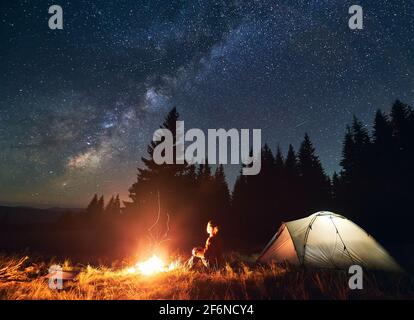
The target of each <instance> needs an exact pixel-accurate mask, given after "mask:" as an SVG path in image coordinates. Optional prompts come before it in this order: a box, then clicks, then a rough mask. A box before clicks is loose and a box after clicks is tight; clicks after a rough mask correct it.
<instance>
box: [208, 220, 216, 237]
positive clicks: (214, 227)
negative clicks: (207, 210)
mask: <svg viewBox="0 0 414 320" xmlns="http://www.w3.org/2000/svg"><path fill="white" fill-rule="evenodd" d="M207 225H210V227H211V228H212V229H213V234H217V233H218V231H219V227H218V225H217V224H216V223H215V221H213V220H210V221H209V222H208V223H207Z"/></svg>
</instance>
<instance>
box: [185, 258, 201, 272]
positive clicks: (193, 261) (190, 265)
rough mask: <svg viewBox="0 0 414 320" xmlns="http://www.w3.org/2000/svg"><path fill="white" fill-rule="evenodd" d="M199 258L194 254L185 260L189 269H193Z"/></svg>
mask: <svg viewBox="0 0 414 320" xmlns="http://www.w3.org/2000/svg"><path fill="white" fill-rule="evenodd" d="M199 260H200V258H198V257H196V256H191V258H190V259H188V261H187V262H186V267H187V268H188V269H190V270H192V269H194V268H195V266H196V265H197V263H198V261H199Z"/></svg>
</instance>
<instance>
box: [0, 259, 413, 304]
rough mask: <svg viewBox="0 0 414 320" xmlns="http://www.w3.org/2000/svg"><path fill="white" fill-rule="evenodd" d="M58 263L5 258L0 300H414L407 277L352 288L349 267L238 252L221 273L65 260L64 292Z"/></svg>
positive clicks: (375, 278) (367, 278) (369, 278)
mask: <svg viewBox="0 0 414 320" xmlns="http://www.w3.org/2000/svg"><path fill="white" fill-rule="evenodd" d="M55 263H56V264H57V263H58V261H53V260H52V261H47V262H45V261H42V260H41V259H40V258H36V259H34V258H30V257H25V256H1V257H0V299H11V300H16V299H19V300H21V299H76V300H77V299H94V300H95V299H98V300H100V299H229V300H232V299H401V298H403V299H414V285H413V281H412V278H410V277H409V276H407V275H391V274H378V273H376V274H373V273H368V274H367V273H365V274H364V288H363V289H362V290H351V289H349V286H348V279H349V275H348V274H347V273H346V272H344V271H314V270H293V269H287V268H281V267H279V266H276V265H266V266H257V265H254V264H251V263H249V262H247V261H246V262H243V261H242V258H241V257H238V256H234V257H232V262H231V263H229V264H227V266H226V267H225V268H223V269H222V270H220V271H215V272H210V273H205V272H200V271H188V270H186V269H185V268H184V267H183V266H182V264H180V263H179V264H178V265H177V267H176V268H175V269H174V270H172V271H167V272H161V273H158V274H155V275H149V276H148V275H142V274H140V273H139V272H135V271H134V270H132V271H131V268H130V267H128V265H127V264H125V262H124V263H119V264H118V266H112V267H107V266H95V267H92V266H89V265H86V266H82V265H76V264H71V263H70V262H68V261H65V262H62V263H61V265H62V266H63V269H64V270H66V271H70V272H73V274H75V275H76V276H75V278H74V279H73V280H67V281H64V288H63V290H51V289H50V288H49V281H48V277H47V275H48V269H49V266H50V265H51V264H55ZM122 264H124V265H123V266H122ZM114 265H116V264H114Z"/></svg>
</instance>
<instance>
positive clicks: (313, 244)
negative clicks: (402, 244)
mask: <svg viewBox="0 0 414 320" xmlns="http://www.w3.org/2000/svg"><path fill="white" fill-rule="evenodd" d="M258 261H259V262H271V261H274V262H287V263H289V264H291V265H301V266H309V267H314V268H333V269H348V268H349V266H351V265H355V264H357V265H360V266H362V267H365V268H367V269H374V270H386V271H401V267H400V266H399V265H398V264H397V263H396V262H395V260H394V259H393V258H392V257H391V256H390V255H389V254H388V252H387V251H386V250H385V249H384V248H383V247H382V246H381V245H380V244H379V243H378V242H377V241H375V239H374V238H373V237H371V236H370V235H369V234H368V233H367V232H366V231H364V230H363V229H362V228H361V227H359V226H358V225H356V224H355V223H353V222H352V221H351V220H348V219H346V218H345V217H343V216H341V215H338V214H335V213H332V212H328V211H321V212H317V213H314V214H312V215H310V216H309V217H306V218H303V219H299V220H294V221H290V222H285V223H283V224H282V225H281V227H280V228H279V231H278V232H277V233H276V234H275V236H274V237H273V238H272V239H271V240H270V242H269V244H268V245H267V246H266V247H265V249H264V250H263V252H262V254H261V255H260V257H259V259H258Z"/></svg>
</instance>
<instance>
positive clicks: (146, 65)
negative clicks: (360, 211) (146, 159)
mask: <svg viewBox="0 0 414 320" xmlns="http://www.w3.org/2000/svg"><path fill="white" fill-rule="evenodd" d="M52 4H59V5H61V6H62V8H63V16H64V29H63V30H50V29H49V28H48V19H49V17H50V15H49V14H48V8H49V6H50V5H52ZM352 4H360V5H361V6H362V7H363V8H364V18H365V19H364V29H363V30H359V31H352V30H350V29H349V27H348V19H349V17H350V15H349V14H348V8H349V7H350V6H351V5H352ZM0 28H1V29H0V34H1V46H0V150H1V151H0V203H2V204H20V205H39V206H40V205H45V206H55V205H56V206H57V205H59V206H71V207H76V206H84V205H85V204H86V203H87V201H88V200H89V199H90V198H91V196H92V195H93V194H94V193H96V192H98V193H104V194H105V195H112V194H116V193H120V194H121V196H122V198H123V199H127V194H128V192H127V190H128V187H129V186H130V185H131V184H132V183H133V182H134V180H135V176H136V168H137V166H139V165H141V161H140V157H141V156H142V155H144V154H145V152H146V148H147V144H148V143H149V142H150V140H151V139H152V134H153V132H154V130H156V129H157V128H158V127H159V125H160V124H161V122H162V120H163V118H164V116H165V115H166V113H167V112H168V111H169V110H170V109H171V107H172V106H176V107H177V108H178V111H179V112H180V114H181V119H183V120H185V124H186V127H188V128H194V127H197V128H201V129H203V130H206V129H208V128H225V129H230V128H233V127H234V128H249V129H253V128H260V129H262V140H263V142H267V143H268V144H269V145H270V147H271V148H272V149H273V150H275V149H276V147H277V145H278V144H280V146H281V148H282V150H284V151H285V150H286V149H287V146H288V144H289V143H292V144H293V145H294V147H295V148H297V147H298V146H299V143H300V141H301V140H302V139H303V135H304V134H305V132H308V133H309V135H310V137H311V139H312V141H313V142H314V144H315V147H316V150H317V153H318V155H319V156H320V158H321V161H322V163H323V165H324V168H325V169H326V171H327V173H329V174H332V173H333V172H334V171H335V170H339V160H340V157H341V148H342V140H343V135H344V132H345V126H346V124H348V123H350V121H351V120H352V116H353V114H355V115H356V116H357V117H359V118H360V119H361V120H362V121H364V122H365V123H367V124H368V125H369V126H371V124H372V120H373V117H374V112H375V110H376V109H377V108H381V109H383V110H384V111H388V110H389V108H390V106H391V104H392V102H393V101H394V100H395V99H397V98H399V99H401V100H402V101H404V102H406V103H409V104H413V102H414V2H413V1H411V0H401V1H385V0H377V1H343V0H340V1H337V0H327V1H322V0H314V1H311V0H310V1H293V0H289V1H288V0H286V1H285V0H284V1H276V0H272V1H268V0H261V1H238V0H234V1H233V0H230V1H224V0H223V1H204V0H203V1H172V0H169V1H157V0H149V1H138V0H135V1H132V0H130V1H127V0H120V1H112V2H111V3H110V2H109V1H63V0H62V1H54V2H51V1H23V0H22V1H11V0H9V1H2V2H1V4H0ZM239 171H240V166H237V165H228V166H226V174H227V177H228V180H229V182H230V185H231V186H232V184H233V182H234V180H235V177H236V176H237V174H238V173H239Z"/></svg>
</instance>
